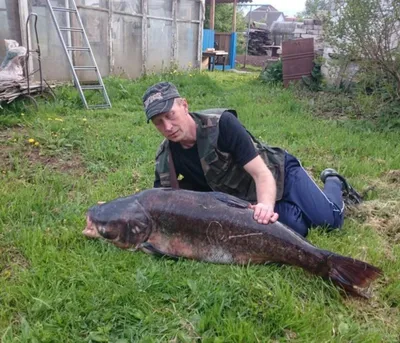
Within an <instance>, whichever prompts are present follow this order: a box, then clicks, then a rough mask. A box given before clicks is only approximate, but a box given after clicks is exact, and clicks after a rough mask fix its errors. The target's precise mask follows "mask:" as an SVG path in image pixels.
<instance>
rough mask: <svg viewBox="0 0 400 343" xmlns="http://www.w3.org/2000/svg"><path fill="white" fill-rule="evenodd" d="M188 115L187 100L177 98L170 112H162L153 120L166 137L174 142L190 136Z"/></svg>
mask: <svg viewBox="0 0 400 343" xmlns="http://www.w3.org/2000/svg"><path fill="white" fill-rule="evenodd" d="M188 117H189V114H188V106H187V102H186V100H185V99H175V101H174V105H173V106H172V108H171V110H170V111H169V112H165V113H160V114H158V115H156V116H155V117H153V118H152V119H151V121H152V122H153V124H154V125H155V127H156V128H157V130H158V131H160V132H161V134H162V135H163V136H164V137H165V138H167V139H168V140H170V141H173V142H180V141H182V140H183V139H185V138H186V137H187V136H188V131H189V123H188Z"/></svg>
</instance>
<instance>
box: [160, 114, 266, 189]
mask: <svg viewBox="0 0 400 343" xmlns="http://www.w3.org/2000/svg"><path fill="white" fill-rule="evenodd" d="M169 146H170V149H171V153H172V158H173V161H174V166H175V171H176V175H177V176H178V175H179V174H180V175H182V176H183V178H184V181H185V184H190V185H191V188H192V189H193V190H197V191H211V188H210V187H209V186H208V184H207V181H206V179H205V177H204V174H203V169H202V167H201V163H200V158H199V154H198V152H197V143H196V144H195V145H193V146H192V147H191V148H189V149H184V148H183V147H182V145H181V144H180V143H175V142H171V141H170V142H169ZM217 146H218V149H219V150H221V151H223V152H227V153H230V154H232V157H233V160H234V161H235V162H236V163H237V164H239V165H241V166H244V165H245V164H246V163H248V162H249V161H251V160H252V159H253V158H254V157H256V156H257V155H258V152H257V150H256V149H255V148H254V145H253V143H252V140H251V138H250V136H249V134H248V133H247V132H246V130H245V128H244V127H243V126H242V124H241V123H240V122H239V120H238V119H237V118H236V117H235V116H234V115H233V114H232V113H231V112H227V111H226V112H224V113H223V114H222V115H221V118H220V120H219V136H218V142H217ZM154 187H161V184H160V180H157V179H156V180H155V181H154Z"/></svg>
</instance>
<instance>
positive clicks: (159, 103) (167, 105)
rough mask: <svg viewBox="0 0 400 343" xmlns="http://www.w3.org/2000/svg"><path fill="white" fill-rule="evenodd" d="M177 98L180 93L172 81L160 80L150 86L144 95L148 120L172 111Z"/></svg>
mask: <svg viewBox="0 0 400 343" xmlns="http://www.w3.org/2000/svg"><path fill="white" fill-rule="evenodd" d="M175 98H180V95H179V93H178V90H177V89H176V87H175V85H173V84H172V83H171V82H159V83H156V84H154V85H152V86H151V87H149V88H148V89H147V90H146V92H145V93H144V95H143V105H144V109H145V111H146V117H147V122H149V121H150V119H151V118H152V117H154V116H156V115H157V114H160V113H164V112H168V111H170V110H171V108H172V106H173V105H174V99H175Z"/></svg>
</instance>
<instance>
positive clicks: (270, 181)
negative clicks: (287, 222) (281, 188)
mask: <svg viewBox="0 0 400 343" xmlns="http://www.w3.org/2000/svg"><path fill="white" fill-rule="evenodd" d="M254 182H255V184H256V191H257V202H259V203H263V204H268V205H271V206H272V207H274V206H275V200H276V183H275V179H274V177H273V175H272V173H271V172H270V171H269V169H268V171H267V172H264V173H262V174H259V175H257V177H255V178H254Z"/></svg>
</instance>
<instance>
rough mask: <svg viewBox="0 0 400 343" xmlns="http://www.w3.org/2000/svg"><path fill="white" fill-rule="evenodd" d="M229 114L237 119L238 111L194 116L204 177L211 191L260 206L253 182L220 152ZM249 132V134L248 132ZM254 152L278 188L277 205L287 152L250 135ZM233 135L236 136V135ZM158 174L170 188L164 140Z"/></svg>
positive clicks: (229, 157)
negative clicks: (221, 133)
mask: <svg viewBox="0 0 400 343" xmlns="http://www.w3.org/2000/svg"><path fill="white" fill-rule="evenodd" d="M226 110H229V111H230V112H232V113H234V114H235V116H237V114H236V111H235V110H231V109H224V108H216V109H209V110H203V111H198V112H192V113H190V115H191V116H192V117H193V119H194V120H195V122H196V124H197V132H196V134H197V150H198V153H199V157H200V162H201V166H202V168H203V173H204V176H205V178H206V181H207V183H208V185H209V186H210V187H211V189H212V190H214V191H218V192H224V193H228V194H231V195H234V196H237V197H238V198H241V199H244V200H247V201H250V202H252V203H256V202H257V193H256V186H255V182H254V180H253V178H252V177H251V175H250V174H249V173H247V172H246V171H245V170H244V169H243V167H241V166H240V165H238V164H235V163H234V161H233V159H232V155H231V154H229V153H226V152H223V151H220V150H219V149H218V148H217V142H218V134H219V127H218V121H219V119H220V117H221V114H222V113H223V112H224V111H226ZM246 131H247V130H246ZM247 132H248V133H249V135H250V137H251V138H252V140H253V144H254V146H255V148H256V149H257V150H258V152H259V154H260V156H261V158H262V159H263V160H264V162H265V163H266V165H267V166H268V168H269V170H270V171H271V172H272V175H273V176H274V178H275V181H276V185H277V192H276V193H277V194H276V201H279V200H280V199H281V198H282V195H283V187H284V164H285V162H284V161H285V151H284V150H283V149H281V148H277V147H270V146H268V145H266V144H264V143H262V142H260V141H258V140H257V139H256V138H255V137H254V136H253V135H252V134H251V133H250V132H249V131H247ZM233 134H234V133H233ZM156 171H157V172H158V174H159V176H160V183H161V186H162V187H171V181H170V178H171V175H170V170H169V146H168V140H167V139H164V140H163V142H162V143H161V144H160V146H159V149H158V151H157V154H156Z"/></svg>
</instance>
